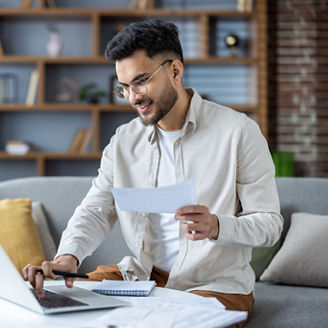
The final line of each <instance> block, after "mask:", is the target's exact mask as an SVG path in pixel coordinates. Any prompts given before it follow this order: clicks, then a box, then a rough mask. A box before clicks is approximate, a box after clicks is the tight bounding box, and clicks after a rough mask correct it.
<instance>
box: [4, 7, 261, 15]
mask: <svg viewBox="0 0 328 328" xmlns="http://www.w3.org/2000/svg"><path fill="white" fill-rule="evenodd" d="M92 15H98V16H111V17H115V16H118V17H121V16H126V17H127V16H129V17H135V16H142V17H143V16H146V17H148V16H182V17H183V16H201V15H206V16H211V17H220V16H227V17H233V16H236V17H253V16H255V15H256V12H255V11H243V12H242V11H238V10H206V9H205V10H197V9H161V8H153V9H146V10H142V9H94V8H83V9H81V8H51V9H48V8H46V9H39V8H31V9H19V8H7V9H6V8H2V9H1V11H0V16H45V17H47V16H55V17H57V16H58V17H63V16H64V17H91V16H92Z"/></svg>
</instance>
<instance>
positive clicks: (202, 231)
mask: <svg viewBox="0 0 328 328" xmlns="http://www.w3.org/2000/svg"><path fill="white" fill-rule="evenodd" d="M175 219H176V220H181V221H182V228H183V229H184V230H185V231H186V237H187V238H188V239H190V240H202V239H206V238H208V239H210V240H216V239H217V238H218V235H219V221H218V218H217V216H216V215H215V214H211V213H210V211H209V210H208V208H207V207H206V206H203V205H192V206H185V207H182V208H180V209H178V210H177V211H176V212H175Z"/></svg>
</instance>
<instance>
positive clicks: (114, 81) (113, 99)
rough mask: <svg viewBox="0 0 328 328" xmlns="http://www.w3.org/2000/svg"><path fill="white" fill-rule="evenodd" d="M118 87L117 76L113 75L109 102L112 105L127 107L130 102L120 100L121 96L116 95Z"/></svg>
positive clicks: (110, 80)
mask: <svg viewBox="0 0 328 328" xmlns="http://www.w3.org/2000/svg"><path fill="white" fill-rule="evenodd" d="M117 86H118V80H117V76H116V74H113V75H111V76H110V78H109V95H108V100H109V102H110V103H111V104H120V105H127V104H128V101H127V100H126V99H124V98H120V97H119V96H117V95H115V93H114V89H115V88H116V87H117Z"/></svg>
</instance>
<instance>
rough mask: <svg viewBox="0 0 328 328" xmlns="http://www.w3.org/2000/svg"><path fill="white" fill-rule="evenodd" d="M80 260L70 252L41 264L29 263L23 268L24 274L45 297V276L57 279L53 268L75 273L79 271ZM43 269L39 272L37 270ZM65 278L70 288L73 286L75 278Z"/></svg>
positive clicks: (39, 294)
mask: <svg viewBox="0 0 328 328" xmlns="http://www.w3.org/2000/svg"><path fill="white" fill-rule="evenodd" d="M77 267H78V260H77V258H76V257H75V256H73V255H70V254H65V255H60V256H58V257H57V258H56V259H55V260H54V261H44V262H43V263H42V265H41V266H36V265H32V264H28V265H26V266H25V267H24V269H23V276H24V278H25V279H26V280H28V281H29V282H30V284H31V285H32V286H33V288H35V290H36V292H37V294H38V296H39V297H40V298H44V293H43V282H44V279H45V278H51V279H56V275H55V274H53V272H52V270H60V271H67V272H72V273H75V272H77ZM40 269H41V270H42V271H43V274H42V273H41V272H38V271H37V270H40ZM64 278H65V283H66V286H67V287H68V288H72V287H73V282H74V278H68V277H64Z"/></svg>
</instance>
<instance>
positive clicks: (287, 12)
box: [259, 0, 328, 177]
mask: <svg viewBox="0 0 328 328" xmlns="http://www.w3.org/2000/svg"><path fill="white" fill-rule="evenodd" d="M259 1H261V0H259ZM268 29H269V31H268V32H269V37H268V43H269V45H268V54H269V58H268V63H269V70H268V72H269V74H268V76H269V123H270V127H269V131H270V140H271V149H272V150H278V151H288V152H292V153H293V154H294V160H295V175H297V176H320V177H328V0H321V1H320V0H268Z"/></svg>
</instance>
